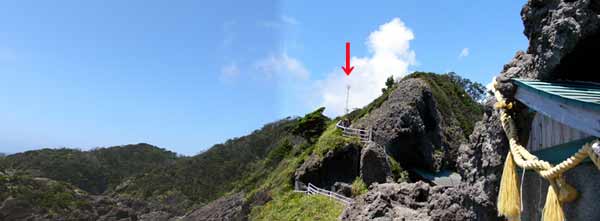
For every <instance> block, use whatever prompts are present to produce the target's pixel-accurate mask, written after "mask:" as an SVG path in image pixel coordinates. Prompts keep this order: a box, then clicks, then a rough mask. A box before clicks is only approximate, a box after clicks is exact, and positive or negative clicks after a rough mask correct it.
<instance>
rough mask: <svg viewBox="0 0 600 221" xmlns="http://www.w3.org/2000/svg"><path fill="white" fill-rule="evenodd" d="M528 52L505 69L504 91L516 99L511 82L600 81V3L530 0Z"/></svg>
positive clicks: (595, 0) (526, 14) (524, 16)
mask: <svg viewBox="0 0 600 221" xmlns="http://www.w3.org/2000/svg"><path fill="white" fill-rule="evenodd" d="M521 17H522V19H523V23H524V26H525V31H524V33H525V36H526V37H527V38H528V39H529V47H528V48H527V51H526V52H522V51H519V52H517V54H516V55H515V57H514V59H513V60H512V61H510V62H509V63H508V64H507V65H505V66H504V69H503V70H502V73H501V74H500V77H499V78H498V80H499V82H500V83H501V84H500V85H499V86H500V89H501V91H502V93H503V94H505V95H506V96H507V97H512V96H510V95H512V94H513V93H514V88H513V86H512V85H511V84H510V83H509V82H508V81H507V79H509V78H514V77H520V78H530V79H542V80H556V79H567V80H591V81H598V80H597V79H598V77H597V74H592V73H597V72H598V70H599V68H600V66H598V64H597V57H598V56H597V53H598V51H600V1H598V0H579V1H575V0H548V1H541V0H530V1H528V2H527V4H526V5H525V6H524V7H523V9H522V10H521Z"/></svg>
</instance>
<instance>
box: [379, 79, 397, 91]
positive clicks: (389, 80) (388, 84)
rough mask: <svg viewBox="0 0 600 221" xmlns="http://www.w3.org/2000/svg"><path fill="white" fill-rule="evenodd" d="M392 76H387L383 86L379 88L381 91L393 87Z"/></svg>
mask: <svg viewBox="0 0 600 221" xmlns="http://www.w3.org/2000/svg"><path fill="white" fill-rule="evenodd" d="M394 83H395V82H394V76H393V75H392V76H390V77H388V78H387V80H385V88H382V89H381V92H382V93H385V92H386V91H388V90H390V89H392V87H394Z"/></svg>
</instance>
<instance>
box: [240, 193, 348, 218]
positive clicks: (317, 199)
mask: <svg viewBox="0 0 600 221" xmlns="http://www.w3.org/2000/svg"><path fill="white" fill-rule="evenodd" d="M343 209H344V206H343V205H342V204H340V203H339V202H336V201H335V200H333V199H330V198H327V197H325V196H319V195H312V196H309V195H305V194H299V193H293V192H289V193H287V194H285V195H283V196H281V197H277V198H274V199H273V200H272V201H270V202H269V203H267V204H266V205H264V206H261V208H260V209H254V210H252V214H251V217H252V220H337V219H338V217H339V215H340V214H341V213H342V210H343Z"/></svg>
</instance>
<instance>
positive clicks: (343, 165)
mask: <svg viewBox="0 0 600 221" xmlns="http://www.w3.org/2000/svg"><path fill="white" fill-rule="evenodd" d="M359 163H360V146H359V145H357V144H353V143H350V144H348V145H346V146H344V147H342V148H337V149H335V150H330V151H329V152H327V153H326V154H325V156H323V157H320V156H318V155H315V154H313V155H312V156H310V157H309V159H308V160H307V161H305V162H304V163H303V164H302V165H301V166H300V167H299V168H298V169H297V170H296V172H295V175H294V176H295V180H296V184H297V188H302V185H308V183H312V184H313V185H315V186H318V187H321V188H326V189H332V187H333V185H334V184H335V182H344V183H352V182H353V181H354V179H355V178H356V177H358V176H359ZM298 185H300V186H298Z"/></svg>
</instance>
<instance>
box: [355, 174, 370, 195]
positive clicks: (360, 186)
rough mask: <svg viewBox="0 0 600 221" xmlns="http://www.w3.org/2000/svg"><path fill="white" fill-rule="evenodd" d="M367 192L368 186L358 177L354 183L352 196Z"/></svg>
mask: <svg viewBox="0 0 600 221" xmlns="http://www.w3.org/2000/svg"><path fill="white" fill-rule="evenodd" d="M367 191H368V189H367V184H365V182H364V181H363V180H362V178H361V177H356V179H355V180H354V182H352V196H359V195H362V194H364V193H366V192H367Z"/></svg>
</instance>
